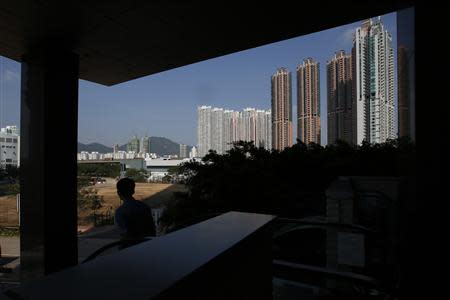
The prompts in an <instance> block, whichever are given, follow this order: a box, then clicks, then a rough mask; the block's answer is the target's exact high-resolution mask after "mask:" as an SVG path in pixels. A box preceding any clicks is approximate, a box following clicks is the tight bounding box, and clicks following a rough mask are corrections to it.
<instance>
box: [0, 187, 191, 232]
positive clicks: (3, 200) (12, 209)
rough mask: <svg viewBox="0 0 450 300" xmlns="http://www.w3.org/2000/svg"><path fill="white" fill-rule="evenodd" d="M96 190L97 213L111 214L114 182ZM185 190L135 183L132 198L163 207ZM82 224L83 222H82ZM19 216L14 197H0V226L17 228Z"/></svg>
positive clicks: (116, 200)
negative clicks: (97, 197) (100, 201)
mask: <svg viewBox="0 0 450 300" xmlns="http://www.w3.org/2000/svg"><path fill="white" fill-rule="evenodd" d="M90 188H94V189H95V190H97V194H98V195H99V196H101V197H103V200H104V203H103V207H102V208H101V209H100V210H99V211H98V212H99V213H105V212H107V211H108V210H111V211H112V212H113V211H114V210H115V209H116V208H117V207H118V206H119V205H120V200H119V196H117V192H116V181H115V180H114V179H112V178H107V181H106V183H104V184H96V185H94V186H90ZM185 190H186V188H185V186H184V185H181V184H167V183H137V184H136V193H135V195H134V197H135V198H136V199H137V200H141V201H144V202H145V203H147V204H148V205H149V206H150V207H160V206H163V205H164V204H165V203H167V202H168V201H171V200H172V199H173V193H174V192H177V191H185ZM89 214H91V212H89V211H84V212H80V213H79V218H80V221H81V220H83V219H84V218H85V217H86V216H88V215H89ZM82 223H84V222H82ZM18 225H19V214H18V212H17V208H16V196H2V197H0V226H18Z"/></svg>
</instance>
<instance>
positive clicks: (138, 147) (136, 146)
mask: <svg viewBox="0 0 450 300" xmlns="http://www.w3.org/2000/svg"><path fill="white" fill-rule="evenodd" d="M118 147H119V145H114V152H116V150H117V149H118ZM127 152H134V153H143V154H145V153H150V138H149V137H148V136H144V137H142V138H141V139H139V138H138V137H137V136H136V135H135V136H133V138H132V139H131V140H130V141H129V142H128V144H127Z"/></svg>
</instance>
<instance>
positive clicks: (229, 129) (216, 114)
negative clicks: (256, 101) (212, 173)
mask: <svg viewBox="0 0 450 300" xmlns="http://www.w3.org/2000/svg"><path fill="white" fill-rule="evenodd" d="M271 118H272V116H271V111H270V110H258V109H255V108H246V109H244V110H243V111H234V110H228V109H223V108H217V107H214V108H213V107H211V106H201V107H198V128H197V137H198V156H200V157H202V156H204V155H206V154H207V153H208V151H209V150H215V151H217V153H219V154H223V153H225V152H226V151H227V150H229V149H231V148H232V147H233V143H234V142H237V141H249V142H250V141H252V142H254V144H255V145H256V146H257V147H263V148H266V149H270V148H271V145H272V131H271V127H272V126H271V123H272V120H271Z"/></svg>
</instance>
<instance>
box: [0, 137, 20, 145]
mask: <svg viewBox="0 0 450 300" xmlns="http://www.w3.org/2000/svg"><path fill="white" fill-rule="evenodd" d="M0 142H3V143H5V142H6V143H14V144H17V139H14V138H0Z"/></svg>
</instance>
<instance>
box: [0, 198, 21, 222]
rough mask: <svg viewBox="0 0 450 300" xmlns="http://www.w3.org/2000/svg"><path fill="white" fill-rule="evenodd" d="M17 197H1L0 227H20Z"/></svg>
mask: <svg viewBox="0 0 450 300" xmlns="http://www.w3.org/2000/svg"><path fill="white" fill-rule="evenodd" d="M16 205H17V201H16V196H13V195H9V196H2V197H0V226H17V225H19V213H18V212H17V207H16Z"/></svg>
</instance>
